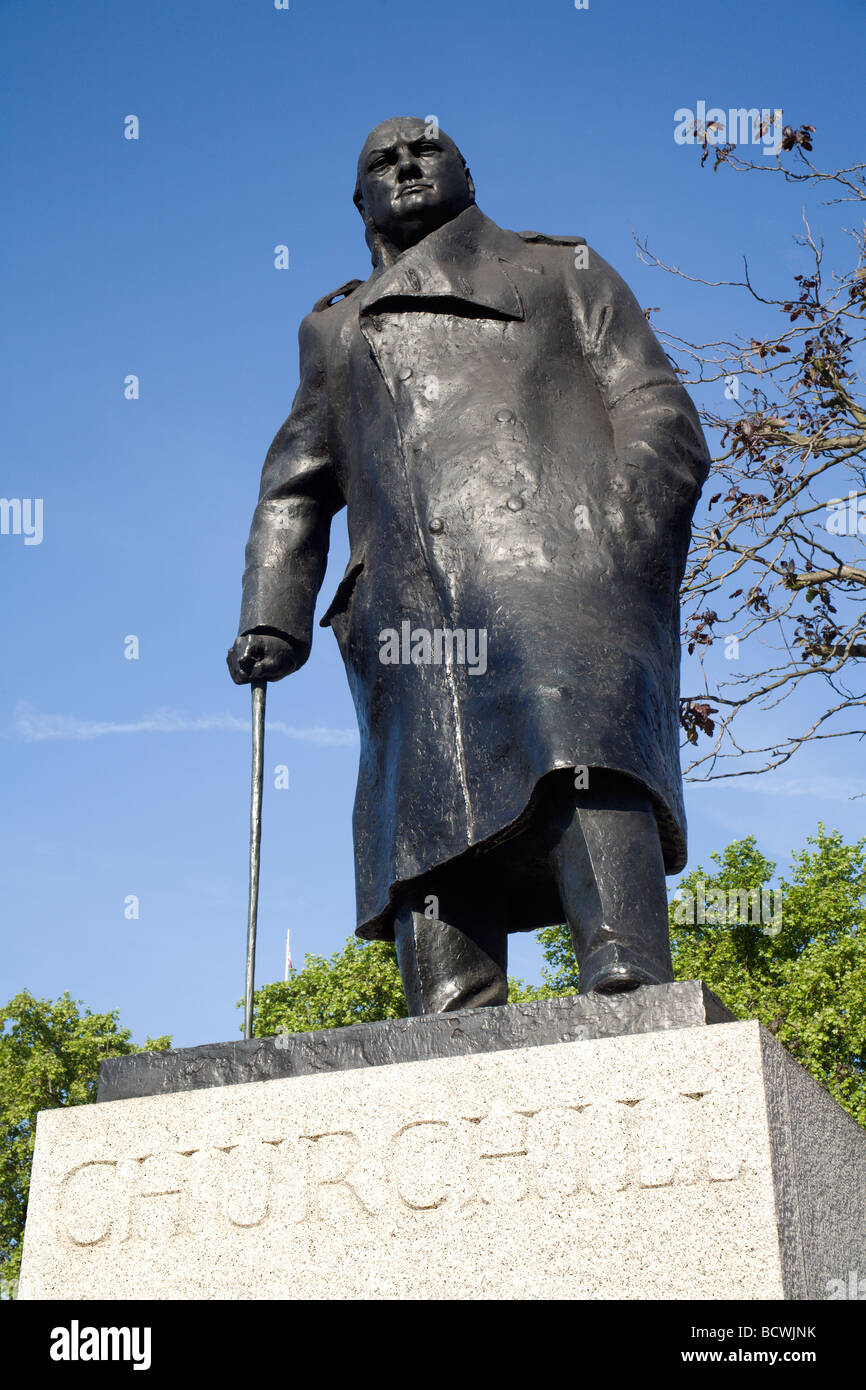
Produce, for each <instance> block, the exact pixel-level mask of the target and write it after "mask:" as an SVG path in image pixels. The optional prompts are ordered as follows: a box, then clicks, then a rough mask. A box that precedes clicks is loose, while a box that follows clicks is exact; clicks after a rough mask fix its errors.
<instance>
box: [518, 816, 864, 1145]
mask: <svg viewBox="0 0 866 1390" xmlns="http://www.w3.org/2000/svg"><path fill="white" fill-rule="evenodd" d="M711 857H712V860H713V862H714V864H715V868H714V870H713V871H712V872H710V873H707V872H706V870H704V869H702V868H697V869H694V870H693V871H692V872H691V873H689V874H686V875H685V876H684V878H683V879H682V881H681V884H680V887H679V889H678V890H677V896H675V898H674V900H673V901H672V902H671V904H670V930H671V948H672V952H673V964H674V976H675V978H676V979H678V980H695V979H700V980H704V981H705V982H706V984H707V985H708V986H709V987H710V989H712V990H713V992H714V993H715V994H717V995H718V996H719V998H720V999H721V1000H722V1002H723V1003H724V1004H726V1005H727V1007H728V1008H729V1009H730V1011H731V1013H732V1014H733V1015H734V1016H735V1017H736V1018H757V1019H759V1020H760V1021H761V1023H763V1024H764V1025H765V1027H766V1028H767V1029H768V1030H769V1031H770V1032H771V1033H773V1034H774V1035H775V1036H776V1037H777V1038H778V1040H779V1042H780V1043H782V1044H783V1046H784V1047H786V1048H787V1049H788V1051H789V1052H790V1053H791V1055H792V1056H793V1057H794V1058H795V1059H796V1060H797V1061H798V1062H799V1063H800V1064H801V1066H803V1067H805V1068H806V1070H807V1071H809V1072H810V1073H811V1074H812V1076H814V1077H815V1079H816V1080H817V1081H820V1082H821V1084H822V1085H823V1086H825V1087H826V1089H827V1090H828V1091H829V1092H830V1094H831V1095H832V1096H835V1098H836V1100H838V1102H839V1103H840V1105H842V1106H843V1107H844V1108H845V1109H846V1110H847V1111H848V1112H849V1114H851V1115H853V1117H854V1118H855V1119H856V1120H859V1121H860V1123H861V1124H866V1009H864V1000H866V840H858V841H857V842H856V843H855V844H853V845H846V844H845V843H844V842H843V840H842V837H841V835H840V834H839V833H838V831H827V830H826V829H825V827H824V826H823V825H822V824H821V825H819V826H818V833H817V835H815V836H814V837H810V838H809V839H808V841H807V847H806V848H805V849H802V850H798V851H796V852H795V853H794V855H793V856H792V873H791V877H790V879H789V880H788V879H785V878H782V879H781V880H779V882H778V884H777V886H776V887H775V888H771V885H772V883H773V880H774V875H775V865H774V864H773V863H772V862H771V861H770V860H769V859H766V858H765V857H764V855H762V854H761V853H760V851H759V849H758V847H757V843H756V841H755V837H754V836H753V835H749V836H747V837H746V838H745V839H742V840H735V841H734V842H733V843H732V844H730V845H728V847H727V849H725V850H723V851H722V852H721V853H714V854H713V855H712V856H711ZM762 893H763V894H764V897H763V899H762V898H761V894H762ZM688 894H691V895H692V898H691V899H689V898H688V897H687V896H686V895H688ZM719 894H724V901H725V911H724V914H722V912H721V909H720V904H721V898H720V897H719ZM750 895H751V896H750ZM777 895H778V896H777ZM691 902H694V904H695V911H694V914H693V915H694V917H695V918H697V917H698V911H697V905H698V904H699V903H705V904H706V910H705V913H704V914H703V915H704V916H705V917H706V919H707V920H706V921H705V922H704V923H701V922H699V921H697V920H696V921H694V922H691V921H688V920H684V918H686V917H687V916H689V915H691V913H690V912H689V913H687V912H686V911H685V908H686V906H687V905H688V906H690V904H691ZM779 906H781V913H780V916H779V917H777V916H776V910H777V908H778V907H779ZM539 939H540V940H541V942H542V944H543V946H544V955H545V958H546V961H547V964H546V966H545V967H544V968H543V970H542V979H543V982H544V983H543V985H542V988H541V990H540V991H539V993H540V994H541V995H544V996H548V997H549V996H551V995H560V994H573V993H575V992H576V991H577V989H578V987H579V973H578V969H577V965H576V963H575V960H574V956H573V954H572V950H571V939H570V934H569V931H568V928H567V927H565V926H558V927H548V928H546V929H545V930H544V931H542V932H540V933H539Z"/></svg>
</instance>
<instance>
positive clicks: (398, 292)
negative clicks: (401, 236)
mask: <svg viewBox="0 0 866 1390" xmlns="http://www.w3.org/2000/svg"><path fill="white" fill-rule="evenodd" d="M509 236H513V233H512V234H509V233H508V232H503V231H502V230H501V228H499V227H497V226H496V224H495V222H491V221H490V219H489V218H488V217H485V216H484V214H483V212H481V211H480V210H479V209H478V208H477V207H475V206H473V207H470V208H467V209H466V210H465V212H462V213H460V215H459V217H455V218H454V219H453V220H452V221H451V222H447V223H446V224H445V226H444V227H440V228H439V229H438V230H437V231H435V232H431V233H430V235H429V236H427V237H425V238H424V239H423V241H419V242H418V244H417V246H411V247H410V248H409V250H408V251H404V252H403V254H402V256H400V257H399V258H398V259H397V260H396V261H395V263H394V264H393V265H392V266H389V267H388V268H387V269H385V270H381V271H375V272H374V273H373V275H371V277H370V279H369V280H368V281H367V284H366V285H365V287H364V289H363V290H361V291H360V292H359V294H358V313H359V315H360V317H361V320H362V322H363V319H364V316H365V315H369V314H374V313H376V312H377V311H380V310H388V309H392V310H393V309H413V308H416V307H417V309H419V310H420V309H435V307H436V303H435V301H437V300H438V301H441V300H449V301H451V302H452V304H453V302H454V301H461V302H462V303H464V304H466V305H471V306H472V307H474V308H475V309H481V310H487V311H488V312H491V313H492V314H494V315H495V316H497V317H501V318H509V319H522V318H524V316H525V315H524V307H523V301H522V300H521V298H520V295H519V294H518V292H517V289H516V287H515V286H514V284H513V283H512V281H511V280H510V279H509V277H508V275H507V274H506V273H505V269H504V267H503V264H502V253H504V252H505V251H506V250H508V249H510V244H509V245H507V246H506V245H500V243H504V242H506V241H507V239H508V238H509Z"/></svg>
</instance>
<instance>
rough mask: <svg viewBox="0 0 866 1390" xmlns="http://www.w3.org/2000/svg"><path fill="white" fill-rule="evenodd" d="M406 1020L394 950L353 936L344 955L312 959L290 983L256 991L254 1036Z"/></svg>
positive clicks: (388, 944)
mask: <svg viewBox="0 0 866 1390" xmlns="http://www.w3.org/2000/svg"><path fill="white" fill-rule="evenodd" d="M405 1016H406V1001H405V999H404V998H403V986H402V985H401V984H400V973H399V971H398V969H397V952H396V950H395V948H394V946H393V944H392V943H391V942H390V941H368V942H365V941H360V940H359V939H358V937H356V936H350V937H349V939H348V941H347V942H346V944H345V946H344V947H343V949H342V951H335V952H334V954H333V955H332V956H330V957H328V958H326V957H325V956H315V955H310V954H307V955H306V956H305V957H304V965H303V969H302V970H293V971H292V972H291V974H290V977H289V979H288V980H287V981H285V982H284V981H277V982H276V983H274V984H270V985H263V986H262V988H261V989H257V990H256V994H255V1008H254V1013H253V1017H254V1020H255V1022H254V1029H253V1031H254V1032H255V1035H256V1037H270V1036H272V1035H273V1034H275V1033H308V1032H312V1031H314V1030H315V1029H317V1028H344V1027H346V1026H347V1025H348V1024H350V1023H374V1022H376V1021H377V1020H378V1019H382V1018H404V1017H405Z"/></svg>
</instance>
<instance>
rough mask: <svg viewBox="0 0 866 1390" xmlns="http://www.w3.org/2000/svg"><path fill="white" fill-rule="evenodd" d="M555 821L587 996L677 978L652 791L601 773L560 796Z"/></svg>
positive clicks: (557, 870)
mask: <svg viewBox="0 0 866 1390" xmlns="http://www.w3.org/2000/svg"><path fill="white" fill-rule="evenodd" d="M549 826H550V839H551V849H550V863H551V868H552V871H553V873H554V876H555V878H556V881H557V885H558V888H559V893H560V898H561V901H562V908H563V912H564V913H565V917H566V920H567V921H568V924H569V927H570V929H571V939H572V943H573V946H574V953H575V956H576V957H577V962H578V966H579V967H580V991H581V994H588V993H589V992H590V990H601V991H604V992H615V991H617V990H623V989H634V988H635V987H636V986H638V985H642V984H664V983H666V982H668V981H670V980H672V979H673V969H672V965H671V953H670V942H669V938H668V911H667V893H666V890H665V872H664V861H663V857H662V848H661V842H660V840H659V834H658V828H657V825H656V819H655V816H654V814H653V809H652V803H651V801H650V798H649V796H648V795H647V793H646V792H644V791H643V790H642V788H641V787H640V786H639V785H638V784H637V783H635V782H632V781H631V780H630V779H629V778H626V777H622V776H620V775H619V774H616V773H607V772H596V771H593V772H591V774H590V786H589V787H587V788H586V789H585V790H582V791H575V790H574V789H573V788H571V787H567V788H566V790H565V792H564V794H561V795H560V796H559V799H558V803H557V805H556V808H555V810H554V813H553V815H552V816H551V818H550V822H549Z"/></svg>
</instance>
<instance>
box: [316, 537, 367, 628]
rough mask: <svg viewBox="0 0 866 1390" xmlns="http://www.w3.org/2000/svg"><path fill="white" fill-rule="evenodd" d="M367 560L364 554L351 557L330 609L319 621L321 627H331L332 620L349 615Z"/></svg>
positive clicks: (329, 606)
mask: <svg viewBox="0 0 866 1390" xmlns="http://www.w3.org/2000/svg"><path fill="white" fill-rule="evenodd" d="M365 558H366V557H365V556H364V555H363V554H361V555H357V556H355V555H352V556H350V557H349V563H348V565H347V566H346V572H345V574H344V575H343V578H342V579H341V580H340V582H339V584H338V585H337V592H336V593H335V594H334V597H333V598H332V600H331V602H330V604H329V605H328V608H327V609H326V611H325V612H324V613H323V614H322V616H321V618H320V619H319V627H331V626H332V619H334V618H338V617H341V616H342V615H343V614H346V613H348V611H349V605H350V603H351V602H352V595H353V594H354V592H355V585H356V584H357V582H358V575H359V574H360V573H361V570H362V569H363V568H364V561H365Z"/></svg>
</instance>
